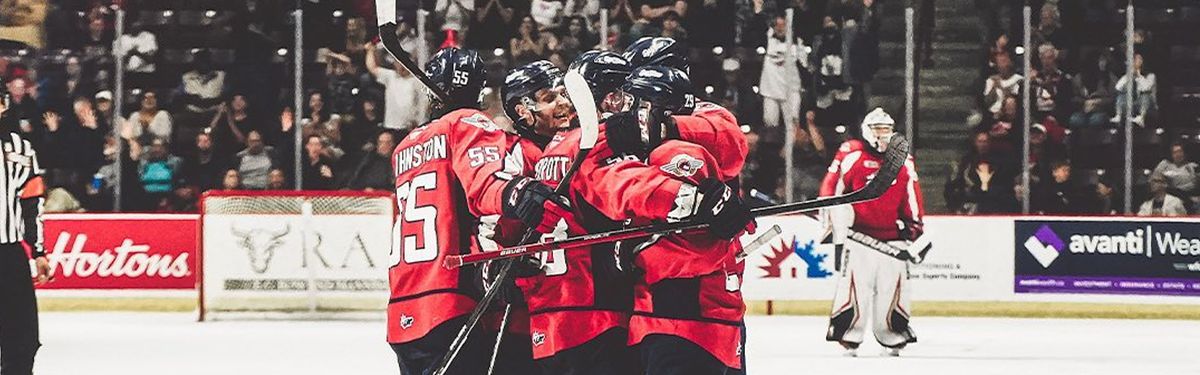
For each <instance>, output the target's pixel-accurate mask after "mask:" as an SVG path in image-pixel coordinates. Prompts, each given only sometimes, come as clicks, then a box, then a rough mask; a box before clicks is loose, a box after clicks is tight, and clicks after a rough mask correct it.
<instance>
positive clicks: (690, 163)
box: [659, 154, 704, 177]
mask: <svg viewBox="0 0 1200 375" xmlns="http://www.w3.org/2000/svg"><path fill="white" fill-rule="evenodd" d="M700 168H704V161H703V160H700V159H696V158H694V157H692V156H691V155H688V154H679V155H675V157H673V158H671V162H670V163H667V164H666V165H664V166H662V167H659V169H662V171H663V172H667V173H670V174H672V175H675V176H678V177H692V176H694V175H696V172H699V171H700Z"/></svg>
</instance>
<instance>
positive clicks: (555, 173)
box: [534, 156, 571, 181]
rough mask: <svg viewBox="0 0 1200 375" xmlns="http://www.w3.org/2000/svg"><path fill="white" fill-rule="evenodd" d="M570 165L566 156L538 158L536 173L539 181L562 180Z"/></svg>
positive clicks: (535, 167)
mask: <svg viewBox="0 0 1200 375" xmlns="http://www.w3.org/2000/svg"><path fill="white" fill-rule="evenodd" d="M570 165H571V158H568V157H566V156H546V157H543V158H541V159H539V160H538V162H537V165H536V166H534V174H535V176H536V178H537V179H538V180H539V181H561V180H562V178H563V176H564V175H566V174H567V169H568V168H569V167H570Z"/></svg>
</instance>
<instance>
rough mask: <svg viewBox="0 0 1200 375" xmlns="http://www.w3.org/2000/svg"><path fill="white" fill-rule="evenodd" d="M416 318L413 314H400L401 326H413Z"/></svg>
mask: <svg viewBox="0 0 1200 375" xmlns="http://www.w3.org/2000/svg"><path fill="white" fill-rule="evenodd" d="M414 320H416V319H413V317H411V316H408V315H404V314H400V328H403V329H408V328H409V327H412V326H413V321H414Z"/></svg>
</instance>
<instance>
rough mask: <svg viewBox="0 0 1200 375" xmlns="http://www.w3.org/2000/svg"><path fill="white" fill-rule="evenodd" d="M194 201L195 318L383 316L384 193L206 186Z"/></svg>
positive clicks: (387, 214)
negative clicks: (213, 188)
mask: <svg viewBox="0 0 1200 375" xmlns="http://www.w3.org/2000/svg"><path fill="white" fill-rule="evenodd" d="M200 206H201V207H200V210H201V214H200V231H199V232H200V238H199V243H200V246H199V260H198V261H199V263H200V266H199V267H198V268H199V270H200V273H199V275H198V278H197V280H198V281H197V284H199V285H198V286H197V287H198V289H199V299H200V301H199V320H200V321H205V320H214V319H222V318H231V317H243V318H244V317H249V318H268V319H271V318H279V319H324V318H334V319H338V318H345V319H358V318H382V317H383V316H384V311H385V308H386V306H387V298H388V289H389V287H388V276H387V267H388V253H389V251H390V247H391V240H392V238H391V231H392V223H393V221H394V219H395V209H394V207H395V203H394V200H393V198H392V195H391V194H390V193H386V192H345V191H319V192H316V191H300V192H291V191H211V192H208V193H205V194H204V195H203V197H201V201H200Z"/></svg>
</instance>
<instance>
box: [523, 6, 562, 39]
mask: <svg viewBox="0 0 1200 375" xmlns="http://www.w3.org/2000/svg"><path fill="white" fill-rule="evenodd" d="M565 7H566V4H564V3H563V1H562V0H533V1H531V2H530V3H529V16H530V17H533V21H534V22H537V24H538V26H541V28H540V29H539V30H538V31H551V30H556V29H558V26H559V23H560V22H562V17H563V8H565Z"/></svg>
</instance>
